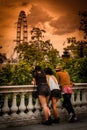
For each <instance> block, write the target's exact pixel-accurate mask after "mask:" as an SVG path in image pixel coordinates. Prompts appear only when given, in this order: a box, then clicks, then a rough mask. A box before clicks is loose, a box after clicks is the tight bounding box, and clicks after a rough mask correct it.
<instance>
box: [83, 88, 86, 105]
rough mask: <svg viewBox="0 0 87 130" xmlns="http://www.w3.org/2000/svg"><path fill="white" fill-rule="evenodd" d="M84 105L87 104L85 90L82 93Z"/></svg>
mask: <svg viewBox="0 0 87 130" xmlns="http://www.w3.org/2000/svg"><path fill="white" fill-rule="evenodd" d="M82 104H87V100H86V91H85V90H83V91H82Z"/></svg>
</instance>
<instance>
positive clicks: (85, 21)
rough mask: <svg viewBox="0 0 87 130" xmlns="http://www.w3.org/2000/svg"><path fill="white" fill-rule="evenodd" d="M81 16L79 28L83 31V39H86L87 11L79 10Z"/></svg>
mask: <svg viewBox="0 0 87 130" xmlns="http://www.w3.org/2000/svg"><path fill="white" fill-rule="evenodd" d="M79 15H80V17H81V19H80V27H79V29H80V30H81V31H83V33H84V39H87V12H85V11H84V12H79Z"/></svg>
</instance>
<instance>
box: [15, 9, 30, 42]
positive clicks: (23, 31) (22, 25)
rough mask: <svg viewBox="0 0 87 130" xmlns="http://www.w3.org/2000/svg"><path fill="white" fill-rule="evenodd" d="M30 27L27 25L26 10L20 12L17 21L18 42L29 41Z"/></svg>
mask: <svg viewBox="0 0 87 130" xmlns="http://www.w3.org/2000/svg"><path fill="white" fill-rule="evenodd" d="M27 30H28V27H27V17H26V14H25V12H24V11H21V12H20V13H19V17H18V22H17V38H16V43H17V44H18V43H21V42H28V31H27Z"/></svg>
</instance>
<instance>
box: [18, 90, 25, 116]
mask: <svg viewBox="0 0 87 130" xmlns="http://www.w3.org/2000/svg"><path fill="white" fill-rule="evenodd" d="M24 98H25V93H24V92H22V93H21V102H20V106H19V111H20V116H25V113H24V111H25V109H26V106H25V100H24Z"/></svg>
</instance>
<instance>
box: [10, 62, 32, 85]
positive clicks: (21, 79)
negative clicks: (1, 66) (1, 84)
mask: <svg viewBox="0 0 87 130" xmlns="http://www.w3.org/2000/svg"><path fill="white" fill-rule="evenodd" d="M12 71H13V74H12V84H14V85H23V84H25V85H27V84H30V83H31V79H32V75H31V67H30V65H29V64H28V63H27V62H25V61H21V62H20V63H19V64H17V65H15V66H14V67H13V69H12Z"/></svg>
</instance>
